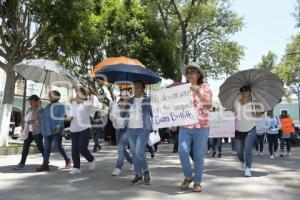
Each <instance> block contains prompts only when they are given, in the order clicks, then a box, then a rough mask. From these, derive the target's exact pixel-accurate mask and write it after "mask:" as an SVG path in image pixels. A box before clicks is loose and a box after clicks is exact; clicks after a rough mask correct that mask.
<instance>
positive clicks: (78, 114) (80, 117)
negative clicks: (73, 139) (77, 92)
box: [68, 101, 92, 132]
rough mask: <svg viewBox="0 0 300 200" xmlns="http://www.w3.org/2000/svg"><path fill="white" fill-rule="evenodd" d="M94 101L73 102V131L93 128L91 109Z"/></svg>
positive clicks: (70, 115)
mask: <svg viewBox="0 0 300 200" xmlns="http://www.w3.org/2000/svg"><path fill="white" fill-rule="evenodd" d="M91 108H92V103H91V102H90V101H84V102H83V103H80V104H77V103H71V104H70V107H69V109H70V110H69V113H68V116H69V117H73V119H72V120H71V123H70V131H71V132H80V131H83V130H85V129H87V128H91V119H90V111H91Z"/></svg>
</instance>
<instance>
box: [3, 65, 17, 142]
mask: <svg viewBox="0 0 300 200" xmlns="http://www.w3.org/2000/svg"><path fill="white" fill-rule="evenodd" d="M11 69H12V67H11V66H9V67H8V70H5V72H6V83H5V89H4V98H3V105H2V106H1V109H0V147H2V146H7V145H8V133H9V124H10V117H11V111H12V104H13V101H14V94H15V83H16V80H17V76H16V75H15V72H14V71H11Z"/></svg>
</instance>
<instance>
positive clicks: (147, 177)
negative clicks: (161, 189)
mask: <svg viewBox="0 0 300 200" xmlns="http://www.w3.org/2000/svg"><path fill="white" fill-rule="evenodd" d="M144 184H145V185H150V184H151V178H150V172H149V171H145V172H144Z"/></svg>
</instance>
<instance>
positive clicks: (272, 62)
mask: <svg viewBox="0 0 300 200" xmlns="http://www.w3.org/2000/svg"><path fill="white" fill-rule="evenodd" d="M276 61H277V55H276V54H275V53H273V52H272V51H269V52H268V53H267V54H266V55H263V56H262V57H261V62H260V63H258V64H257V65H256V66H255V67H256V68H258V69H265V70H267V71H271V72H275V71H276V68H277V67H278V65H277V63H276Z"/></svg>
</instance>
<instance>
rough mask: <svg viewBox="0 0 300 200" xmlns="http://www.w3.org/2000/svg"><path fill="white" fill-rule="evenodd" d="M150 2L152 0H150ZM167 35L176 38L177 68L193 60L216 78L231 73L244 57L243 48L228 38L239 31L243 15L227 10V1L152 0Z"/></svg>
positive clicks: (228, 5) (228, 6)
mask: <svg viewBox="0 0 300 200" xmlns="http://www.w3.org/2000/svg"><path fill="white" fill-rule="evenodd" d="M149 2H150V3H151V2H152V1H149ZM154 2H155V5H156V7H157V10H158V13H159V16H160V19H161V20H162V22H163V24H164V28H165V30H166V31H167V32H168V35H169V36H170V37H172V38H173V39H174V40H177V42H178V46H177V55H178V56H179V65H177V66H176V67H177V69H175V70H174V71H176V70H177V74H178V76H179V70H178V67H179V66H181V65H183V64H187V63H188V62H191V61H194V62H197V63H199V64H200V65H201V66H202V67H203V68H205V69H206V70H207V72H208V73H209V74H210V75H212V76H214V77H218V76H219V75H220V74H222V73H226V74H229V73H232V72H233V71H235V70H236V69H237V67H238V64H239V60H240V59H241V57H242V56H243V48H242V47H241V46H240V45H238V44H237V42H234V41H232V40H231V39H230V36H231V35H232V34H234V33H235V32H237V31H239V30H240V29H241V28H242V26H243V22H242V18H240V17H238V16H237V15H236V13H234V12H233V11H232V10H230V9H229V8H230V4H229V3H228V1H226V0H225V1H220V0H188V1H186V0H184V1H183V0H168V1H165V0H155V1H154Z"/></svg>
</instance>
